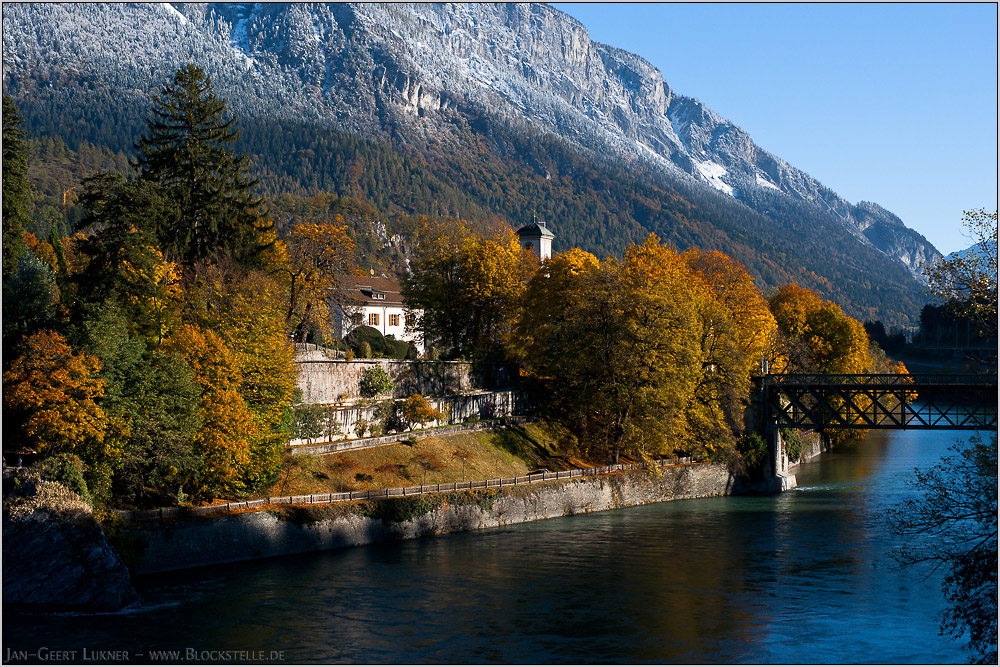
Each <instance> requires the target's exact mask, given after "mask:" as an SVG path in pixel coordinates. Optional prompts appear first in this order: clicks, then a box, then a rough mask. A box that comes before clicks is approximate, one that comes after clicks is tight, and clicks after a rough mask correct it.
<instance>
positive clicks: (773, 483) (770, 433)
mask: <svg viewBox="0 0 1000 667" xmlns="http://www.w3.org/2000/svg"><path fill="white" fill-rule="evenodd" d="M767 449H768V456H769V458H770V459H771V476H770V477H769V478H768V479H767V480H765V481H766V483H767V487H768V491H770V492H772V493H781V492H782V491H788V490H790V489H794V488H795V487H796V486H797V484H796V482H795V475H793V474H791V473H790V472H788V453H787V452H786V451H785V441H784V440H782V439H781V429H779V428H778V425H777V424H769V425H768V427H767Z"/></svg>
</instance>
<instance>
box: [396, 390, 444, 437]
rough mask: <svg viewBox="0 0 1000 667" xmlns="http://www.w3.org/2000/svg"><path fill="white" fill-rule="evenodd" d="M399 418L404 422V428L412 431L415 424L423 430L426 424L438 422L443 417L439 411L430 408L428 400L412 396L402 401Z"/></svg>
mask: <svg viewBox="0 0 1000 667" xmlns="http://www.w3.org/2000/svg"><path fill="white" fill-rule="evenodd" d="M400 416H402V418H403V421H405V422H406V428H407V429H412V428H413V427H414V426H416V425H417V424H420V427H421V428H423V426H424V424H426V423H427V422H430V421H435V420H440V419H441V418H442V416H443V415H442V414H441V411H440V410H436V409H434V408H433V407H431V404H430V403H429V402H428V400H427V399H426V398H424V397H423V396H422V395H421V394H413V395H412V396H410V397H408V398H407V399H406V400H405V401H403V405H402V406H401V407H400Z"/></svg>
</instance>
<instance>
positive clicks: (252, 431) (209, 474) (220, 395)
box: [166, 324, 262, 496]
mask: <svg viewBox="0 0 1000 667" xmlns="http://www.w3.org/2000/svg"><path fill="white" fill-rule="evenodd" d="M166 349H167V350H168V351H170V352H174V353H176V354H179V355H181V356H182V357H183V359H184V360H185V361H186V362H187V364H188V366H190V367H191V369H192V371H193V377H194V380H195V381H196V382H197V383H198V385H199V387H200V388H201V391H200V397H199V402H198V406H199V417H200V427H199V429H198V430H197V431H196V432H195V434H194V437H193V447H194V452H195V453H196V454H197V455H198V456H199V457H200V458H201V464H202V465H201V471H200V480H199V481H200V484H201V487H202V490H203V492H204V493H205V494H206V495H209V496H214V495H217V494H221V495H239V494H242V493H245V492H246V490H247V487H248V480H249V479H253V478H254V477H255V475H254V470H253V468H254V460H253V459H254V456H253V454H254V451H253V450H254V444H255V442H256V441H258V440H259V439H260V438H261V436H262V434H261V429H260V424H259V423H258V420H257V419H256V418H255V415H254V414H253V412H252V411H251V410H250V407H249V405H248V404H247V402H246V401H245V400H244V399H243V397H242V396H241V395H240V393H239V391H238V387H239V385H240V382H241V373H240V367H239V361H238V360H237V358H236V356H235V355H234V354H233V352H232V350H230V349H229V348H228V347H227V346H226V344H225V342H224V341H223V340H222V339H221V338H220V337H219V336H218V335H216V334H215V333H213V332H211V331H202V330H199V329H198V328H197V327H194V326H191V325H188V324H185V325H182V326H180V327H178V328H177V329H176V330H175V331H174V332H173V334H172V335H171V336H170V338H169V339H168V340H167V341H166Z"/></svg>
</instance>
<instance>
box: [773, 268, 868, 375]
mask: <svg viewBox="0 0 1000 667" xmlns="http://www.w3.org/2000/svg"><path fill="white" fill-rule="evenodd" d="M770 308H771V312H772V313H773V314H774V318H775V320H776V321H777V324H778V327H779V328H780V329H781V332H782V333H783V334H785V336H786V337H787V339H788V341H789V342H790V343H791V346H795V345H804V346H805V348H806V350H807V352H808V354H807V355H799V357H798V358H799V365H798V367H794V368H793V369H792V372H796V371H797V372H813V371H818V372H820V373H864V372H866V371H868V370H869V369H870V367H871V358H870V356H869V353H868V348H869V340H868V334H867V333H866V332H865V328H864V325H863V324H861V323H860V322H858V321H857V320H855V319H854V318H853V317H849V316H847V315H845V314H844V312H843V311H842V310H841V309H840V306H838V305H837V304H835V303H833V302H832V301H831V302H825V301H824V300H823V298H822V297H820V296H819V295H818V294H816V293H815V292H813V291H812V290H808V289H805V288H803V287H799V286H798V285H795V284H788V285H783V286H782V287H781V288H780V289H779V290H778V292H777V293H776V294H775V295H774V296H772V297H771V299H770ZM792 354H793V355H794V352H792Z"/></svg>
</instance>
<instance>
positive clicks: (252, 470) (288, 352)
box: [186, 265, 297, 489]
mask: <svg viewBox="0 0 1000 667" xmlns="http://www.w3.org/2000/svg"><path fill="white" fill-rule="evenodd" d="M192 283H193V284H192V287H191V288H190V289H189V291H188V300H189V302H190V303H191V304H192V307H191V308H190V309H189V311H188V312H187V313H186V315H187V317H188V319H189V321H190V322H191V323H192V324H195V325H196V326H197V327H198V328H200V329H202V330H204V331H211V332H213V333H214V334H215V335H217V336H218V337H219V339H220V340H221V341H222V342H223V343H224V344H225V347H226V348H227V349H228V350H230V352H231V354H232V356H233V364H234V366H233V367H234V368H235V369H236V373H237V380H236V382H235V385H234V386H233V390H234V391H236V392H237V393H238V395H239V396H240V397H241V398H242V399H243V401H245V403H246V405H247V407H248V409H249V410H250V412H251V413H252V416H253V419H252V421H253V423H254V425H255V431H254V432H255V433H256V434H257V435H256V436H255V437H254V438H253V439H252V441H251V442H250V443H249V446H250V447H251V452H252V457H251V464H250V466H249V467H248V468H247V469H246V470H245V475H244V483H245V485H246V487H247V488H248V489H255V488H260V487H262V486H264V485H266V484H268V483H269V482H271V481H273V479H274V477H275V476H276V475H277V473H278V471H279V469H280V467H281V457H282V451H283V447H284V444H285V443H286V442H287V440H288V434H289V426H290V422H291V408H292V402H293V399H294V393H295V388H296V378H297V372H296V368H295V364H294V362H293V358H294V352H295V351H294V348H293V346H292V343H291V340H290V339H289V331H288V329H287V328H286V320H285V312H286V311H285V308H284V306H285V297H286V292H285V291H284V288H283V286H282V285H281V284H280V283H279V282H278V281H277V280H275V279H274V278H273V277H270V276H267V275H265V274H264V273H262V272H255V273H245V272H241V271H236V272H229V271H227V270H226V269H225V268H223V267H220V266H218V265H212V266H206V267H202V268H201V270H200V272H199V274H198V276H197V279H196V280H194V281H192Z"/></svg>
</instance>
